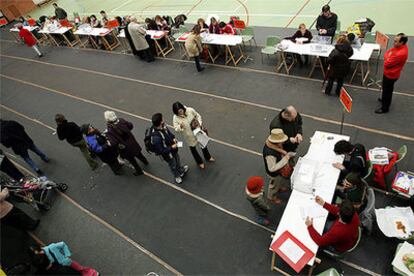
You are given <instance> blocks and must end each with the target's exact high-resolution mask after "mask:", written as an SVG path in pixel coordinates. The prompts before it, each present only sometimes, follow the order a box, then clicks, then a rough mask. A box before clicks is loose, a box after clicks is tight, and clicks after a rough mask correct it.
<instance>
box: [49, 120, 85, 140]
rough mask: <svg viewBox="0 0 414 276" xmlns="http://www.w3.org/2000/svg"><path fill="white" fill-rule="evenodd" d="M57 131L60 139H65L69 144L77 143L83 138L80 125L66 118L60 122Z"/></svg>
mask: <svg viewBox="0 0 414 276" xmlns="http://www.w3.org/2000/svg"><path fill="white" fill-rule="evenodd" d="M56 132H57V135H58V138H59V140H65V139H66V141H67V142H68V143H69V144H75V143H77V142H79V141H81V140H82V139H83V137H82V133H81V130H80V127H79V126H78V125H77V124H75V123H74V122H68V121H66V120H64V121H63V122H62V123H61V124H58V126H57V128H56Z"/></svg>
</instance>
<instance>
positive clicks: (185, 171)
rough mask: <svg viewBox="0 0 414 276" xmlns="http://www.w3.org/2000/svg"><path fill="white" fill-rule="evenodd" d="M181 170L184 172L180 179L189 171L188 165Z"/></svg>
mask: <svg viewBox="0 0 414 276" xmlns="http://www.w3.org/2000/svg"><path fill="white" fill-rule="evenodd" d="M183 170H184V172H183V173H182V174H181V175H180V177H183V176H184V175H185V174H186V173H187V172H188V170H189V167H188V165H184V166H183Z"/></svg>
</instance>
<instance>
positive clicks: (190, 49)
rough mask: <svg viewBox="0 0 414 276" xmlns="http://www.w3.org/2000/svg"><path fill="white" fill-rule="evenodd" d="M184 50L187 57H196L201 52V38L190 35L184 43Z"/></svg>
mask: <svg viewBox="0 0 414 276" xmlns="http://www.w3.org/2000/svg"><path fill="white" fill-rule="evenodd" d="M185 49H186V50H187V53H188V56H189V57H197V56H199V55H200V53H201V52H202V51H203V47H202V45H201V36H200V35H196V34H194V33H191V34H190V35H189V36H188V37H187V39H186V41H185Z"/></svg>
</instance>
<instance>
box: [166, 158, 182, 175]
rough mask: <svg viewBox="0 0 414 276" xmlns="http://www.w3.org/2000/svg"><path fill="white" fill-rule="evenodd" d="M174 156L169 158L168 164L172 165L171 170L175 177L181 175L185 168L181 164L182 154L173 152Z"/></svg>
mask: <svg viewBox="0 0 414 276" xmlns="http://www.w3.org/2000/svg"><path fill="white" fill-rule="evenodd" d="M171 155H172V158H171V159H170V160H168V161H167V162H168V166H169V167H170V170H171V172H172V174H173V175H174V177H179V176H181V174H183V173H184V168H183V167H182V166H181V162H180V156H179V155H178V152H176V153H171Z"/></svg>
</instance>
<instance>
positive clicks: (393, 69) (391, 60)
mask: <svg viewBox="0 0 414 276" xmlns="http://www.w3.org/2000/svg"><path fill="white" fill-rule="evenodd" d="M407 59H408V47H407V45H402V46H400V47H398V48H395V47H393V48H391V49H389V50H388V51H386V52H385V54H384V75H385V76H386V77H387V78H389V79H394V80H395V79H398V78H399V77H400V74H401V71H402V69H403V68H404V65H405V63H406V61H407Z"/></svg>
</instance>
